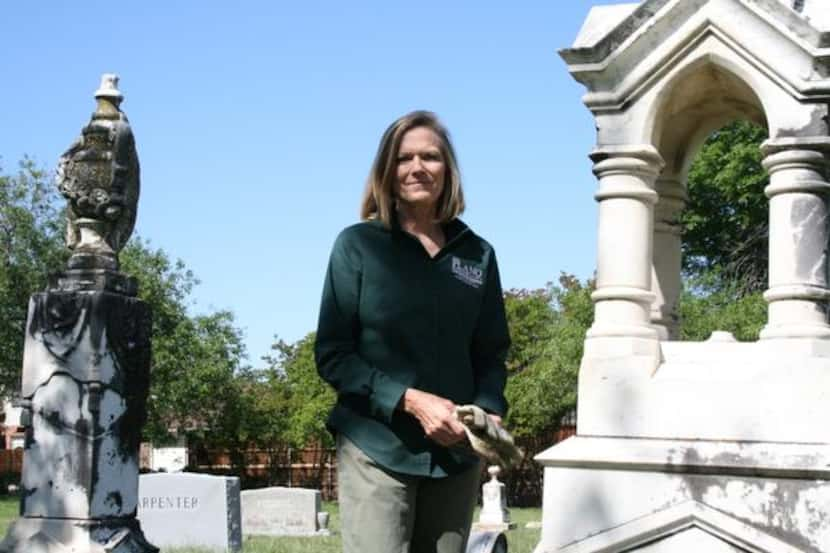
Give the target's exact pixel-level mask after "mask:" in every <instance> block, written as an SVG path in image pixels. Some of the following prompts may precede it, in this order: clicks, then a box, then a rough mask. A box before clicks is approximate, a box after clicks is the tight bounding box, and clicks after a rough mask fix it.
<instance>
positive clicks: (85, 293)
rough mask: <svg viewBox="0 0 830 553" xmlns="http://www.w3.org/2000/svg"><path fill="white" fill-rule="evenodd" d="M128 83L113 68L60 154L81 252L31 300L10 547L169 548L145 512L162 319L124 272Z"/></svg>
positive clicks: (130, 191)
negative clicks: (148, 432) (17, 513)
mask: <svg viewBox="0 0 830 553" xmlns="http://www.w3.org/2000/svg"><path fill="white" fill-rule="evenodd" d="M117 85H118V77H116V76H115V75H104V78H103V79H102V84H101V87H100V89H99V90H98V91H97V92H96V94H95V97H96V99H97V102H98V104H97V109H96V111H95V113H93V115H92V120H91V121H90V122H89V124H88V125H87V126H86V127H84V129H83V132H82V136H81V138H80V139H78V140H77V141H76V142H75V143H74V144H73V145H72V146H71V147H70V148H69V150H67V152H66V153H65V154H64V155H63V157H62V158H61V162H60V170H59V172H58V187H59V189H60V191H61V193H62V194H63V195H64V196H65V197H66V198H67V200H68V201H69V206H68V209H67V211H68V214H69V232H68V236H67V246H68V247H69V248H70V249H72V250H73V254H72V257H71V258H70V261H69V263H68V268H67V270H65V271H64V272H62V273H59V274H57V275H52V276H51V278H50V282H49V286H48V288H47V290H46V291H45V292H42V293H38V294H34V295H33V296H32V298H31V300H30V302H29V315H28V320H27V322H26V335H25V345H24V352H23V381H22V386H21V398H22V400H21V407H22V412H21V419H22V420H21V423H22V424H23V425H24V426H26V437H25V448H24V456H23V471H22V475H21V486H22V494H21V504H20V510H21V514H22V517H21V518H20V519H18V520H17V521H15V522H14V523H13V524H12V526H11V527H10V528H9V531H8V534H7V535H6V538H5V540H4V541H3V542H2V544H0V552H3V553H24V552H25V553H52V552H63V551H66V552H70V551H71V552H77V553H144V552H156V551H158V549H157V548H156V547H154V546H153V545H151V544H149V543H148V542H147V541H146V540H145V538H144V534H143V533H142V531H141V527H140V526H139V523H138V521H137V520H136V518H135V510H136V504H137V498H138V449H139V441H140V437H141V427H142V425H143V424H144V419H145V415H146V410H145V405H146V399H147V391H148V387H149V372H150V330H151V321H152V319H151V315H150V310H149V307H148V306H147V304H145V303H144V302H143V301H141V300H139V299H138V298H136V297H135V296H136V292H137V283H136V281H135V279H134V278H132V277H129V276H127V275H124V274H122V273H120V272H118V251H119V250H120V249H121V247H122V246H123V245H124V243H125V242H126V240H127V239H128V238H129V235H130V233H131V232H132V228H133V224H134V222H135V212H136V204H137V201H138V188H139V184H138V182H139V168H138V156H137V154H136V150H135V143H134V139H133V134H132V130H131V128H130V125H129V123H128V121H127V118H126V116H125V115H124V114H123V113H122V112H121V111H120V109H119V106H120V103H121V100H122V99H123V96H122V95H121V93H120V92H119V91H118V88H117Z"/></svg>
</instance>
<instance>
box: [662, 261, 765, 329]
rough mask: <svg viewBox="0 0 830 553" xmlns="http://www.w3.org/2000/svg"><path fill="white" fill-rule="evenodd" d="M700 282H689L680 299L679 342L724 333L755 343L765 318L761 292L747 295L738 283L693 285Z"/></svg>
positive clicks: (720, 282)
mask: <svg viewBox="0 0 830 553" xmlns="http://www.w3.org/2000/svg"><path fill="white" fill-rule="evenodd" d="M705 278H706V277H705V275H704V276H702V277H699V279H705ZM715 278H716V277H715ZM699 279H695V280H694V281H692V282H690V283H688V286H687V290H685V291H684V292H683V294H682V295H681V297H680V302H679V306H678V310H679V314H680V318H681V320H682V321H683V324H682V326H681V329H680V339H681V340H689V341H700V340H706V339H707V338H709V336H711V334H712V332H714V331H716V330H725V331H728V332H731V333H732V334H733V335H734V336H735V338H737V339H738V340H739V341H742V342H745V341H752V340H757V339H758V334H759V333H760V332H761V328H762V327H763V325H764V323H765V322H766V316H767V303H766V301H764V298H763V296H762V294H761V292H750V293H747V292H746V291H745V289H743V288H742V287H741V285H740V283H738V282H733V283H731V284H730V283H724V282H722V281H719V282H718V284H717V286H714V285H712V284H711V283H708V282H704V283H703V284H701V285H700V286H695V285H693V283H694V282H696V281H697V280H699ZM701 290H703V292H701Z"/></svg>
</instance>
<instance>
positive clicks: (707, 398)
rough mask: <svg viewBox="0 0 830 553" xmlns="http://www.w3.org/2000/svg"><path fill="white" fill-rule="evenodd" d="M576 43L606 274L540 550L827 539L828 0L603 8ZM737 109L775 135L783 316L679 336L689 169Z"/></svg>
mask: <svg viewBox="0 0 830 553" xmlns="http://www.w3.org/2000/svg"><path fill="white" fill-rule="evenodd" d="M561 55H562V57H563V58H564V60H565V62H566V63H567V65H568V69H569V71H570V72H571V74H572V75H573V77H574V78H575V79H576V80H578V81H579V82H581V83H583V84H584V85H585V86H586V88H587V94H586V95H585V96H584V101H585V104H586V105H587V106H588V108H589V109H590V110H591V112H592V114H593V115H594V118H595V121H596V127H597V145H596V148H595V149H594V151H593V152H591V155H590V157H591V159H592V160H593V162H594V174H595V175H596V176H597V178H598V180H599V186H598V190H597V192H596V194H595V197H596V199H597V201H598V203H599V232H598V242H599V244H598V259H597V289H596V291H595V292H594V294H593V300H594V302H595V318H594V323H593V326H592V327H591V329H590V330H589V331H588V334H587V336H586V340H585V350H584V356H583V359H582V364H581V367H580V374H579V406H578V419H577V435H576V436H575V437H573V438H570V439H568V440H566V441H565V442H562V443H560V444H558V445H556V446H554V447H552V448H551V449H549V450H547V451H545V452H543V453H541V454H540V455H539V456H538V457H537V460H538V461H539V462H540V463H541V464H542V465H543V466H544V467H545V469H544V472H545V475H544V500H543V516H542V519H543V525H542V537H541V542H540V543H539V545H538V546H537V548H536V553H553V552H560V553H588V552H599V551H604V552H605V551H607V552H612V551H631V552H635V551H643V552H657V551H659V552H661V553H671V552H692V551H695V552H696V551H724V552H727V551H730V552H733V551H734V552H746V551H751V552H770V553H771V552H776V553H783V552H793V553H794V552H796V551H799V552H802V553H806V552H810V553H826V552H827V551H830V507H829V506H830V432H828V429H827V421H828V420H830V325H828V320H827V305H828V299H830V285H829V284H828V259H827V251H828V250H827V248H828V246H827V244H828V237H829V236H828V229H829V228H830V226H829V225H828V216H829V215H830V213H829V212H828V194H830V183H828V156H829V155H830V10H828V7H827V3H826V1H825V0H803V1H796V2H793V1H790V0H645V1H643V2H640V3H632V4H616V5H607V6H597V7H594V8H593V9H592V10H591V12H590V13H589V15H588V18H587V20H586V21H585V24H584V25H583V28H582V30H581V31H580V32H579V34H578V36H577V38H576V42H575V43H574V45H573V46H572V47H570V48H568V49H565V50H563V51H562V52H561ZM736 119H744V120H749V121H752V122H754V123H756V124H758V125H761V126H763V127H765V128H766V129H768V131H769V139H768V140H767V141H766V142H764V144H763V145H762V154H763V156H764V158H763V164H764V166H765V168H766V169H767V171H768V172H769V174H770V183H769V186H767V187H766V189H765V190H764V193H765V194H766V196H767V198H768V199H769V217H770V218H769V221H770V225H769V287H768V289H767V291H766V292H765V294H764V298H765V299H766V301H767V303H768V320H767V324H766V326H765V328H764V329H763V331H762V332H761V336H760V340H759V341H757V342H754V343H739V342H736V341H734V340H724V339H722V338H721V339H719V340H710V341H706V342H679V341H676V338H677V336H678V330H679V328H680V325H682V324H683V321H682V320H679V318H678V314H677V301H678V296H679V294H680V290H681V286H680V283H681V280H680V261H681V259H680V246H681V236H680V228H679V225H678V214H679V213H680V212H681V211H682V209H683V207H684V205H685V203H686V201H687V199H688V198H687V196H686V188H685V179H686V176H687V173H688V170H689V166H690V164H691V160H692V158H693V157H694V155H695V154H696V152H697V150H698V149H699V147H700V145H701V144H702V143H703V141H704V140H705V139H706V137H707V136H709V135H710V133H712V132H713V131H715V130H717V129H719V128H721V127H723V126H724V125H725V124H727V123H729V122H731V121H734V120H736Z"/></svg>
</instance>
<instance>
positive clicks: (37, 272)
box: [0, 159, 68, 396]
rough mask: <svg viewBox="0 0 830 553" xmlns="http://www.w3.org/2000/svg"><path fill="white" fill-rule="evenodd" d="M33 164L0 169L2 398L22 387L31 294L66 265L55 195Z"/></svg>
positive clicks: (0, 342) (49, 183) (0, 343)
mask: <svg viewBox="0 0 830 553" xmlns="http://www.w3.org/2000/svg"><path fill="white" fill-rule="evenodd" d="M48 181H49V179H48V178H47V173H46V172H45V171H43V170H42V169H39V168H38V167H37V166H36V165H35V164H34V163H33V162H32V161H31V160H29V159H24V160H23V161H21V162H20V165H19V168H18V171H17V172H16V173H15V174H12V175H7V174H3V173H2V167H0V394H2V395H3V396H8V395H10V394H14V393H16V392H17V390H18V389H19V387H20V369H21V367H22V360H23V334H24V330H25V327H26V313H27V308H28V303H29V296H30V295H31V294H32V293H33V292H36V291H39V290H43V289H45V288H46V281H47V276H48V275H49V274H50V273H53V272H55V271H57V270H58V269H59V268H60V267H61V266H63V264H64V263H65V261H66V259H67V257H68V252H67V251H66V249H65V247H64V245H63V235H62V230H63V228H62V225H61V224H60V218H59V214H60V208H59V207H58V202H57V193H56V191H55V189H54V187H53V186H52V184H51V182H48Z"/></svg>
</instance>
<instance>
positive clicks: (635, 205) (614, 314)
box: [588, 145, 663, 339]
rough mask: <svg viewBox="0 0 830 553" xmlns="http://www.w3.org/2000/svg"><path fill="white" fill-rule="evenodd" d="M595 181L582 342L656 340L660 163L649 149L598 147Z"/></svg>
mask: <svg viewBox="0 0 830 553" xmlns="http://www.w3.org/2000/svg"><path fill="white" fill-rule="evenodd" d="M591 159H592V160H593V161H594V174H595V175H596V176H597V178H598V179H599V190H598V191H597V193H596V194H595V198H596V199H597V201H598V202H599V230H598V252H597V290H596V291H595V292H594V294H593V295H592V298H593V300H594V302H595V304H596V307H595V313H594V324H593V326H592V327H591V329H590V330H589V331H588V338H598V337H639V338H649V339H657V338H658V333H657V330H656V329H655V328H654V327H653V326H652V325H651V322H650V311H651V305H652V303H653V302H654V293H653V292H652V291H651V265H652V249H653V241H654V231H653V228H654V213H653V211H654V204H655V203H656V202H657V192H655V191H654V182H655V179H656V178H657V175H659V174H660V170H661V169H662V167H663V160H662V158H661V157H660V154H658V153H657V150H655V149H654V148H653V147H652V146H650V145H630V146H629V145H625V146H604V147H602V148H599V149H597V150H595V151H594V152H593V153H592V154H591Z"/></svg>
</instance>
